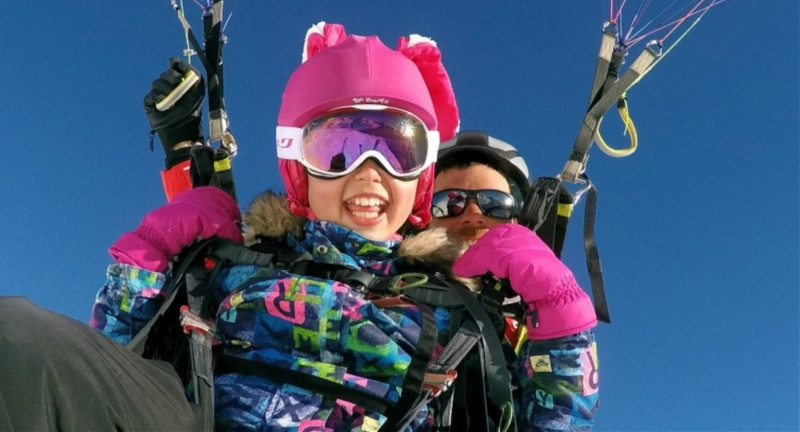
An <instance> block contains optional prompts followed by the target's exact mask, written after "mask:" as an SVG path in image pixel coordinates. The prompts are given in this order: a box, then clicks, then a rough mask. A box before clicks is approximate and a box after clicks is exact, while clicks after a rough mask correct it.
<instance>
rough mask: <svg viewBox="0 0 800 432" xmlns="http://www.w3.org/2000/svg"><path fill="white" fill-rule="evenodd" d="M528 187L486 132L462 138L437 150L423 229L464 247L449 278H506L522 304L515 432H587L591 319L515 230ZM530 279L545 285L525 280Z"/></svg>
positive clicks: (593, 368)
mask: <svg viewBox="0 0 800 432" xmlns="http://www.w3.org/2000/svg"><path fill="white" fill-rule="evenodd" d="M528 189H529V180H528V167H527V165H526V163H525V161H524V160H523V159H522V157H521V156H520V155H519V153H518V152H517V150H516V149H515V148H514V147H513V146H512V145H510V144H508V143H506V142H504V141H501V140H499V139H496V138H493V137H491V136H489V135H487V134H486V133H485V132H481V131H465V132H461V133H460V134H459V135H458V136H457V137H456V138H454V139H452V140H450V141H448V142H445V143H443V144H442V146H441V150H440V151H439V158H438V161H437V162H436V177H435V180H434V195H433V201H432V207H431V214H432V216H433V220H432V221H431V223H430V227H431V228H437V227H443V228H445V229H447V231H448V232H449V233H451V234H454V235H456V236H458V237H460V238H461V239H462V240H463V241H465V242H466V243H467V244H469V245H470V248H469V249H468V250H467V252H465V253H464V255H462V257H461V258H460V259H459V260H457V261H456V264H455V266H454V268H453V270H454V272H455V273H456V274H458V275H459V276H465V277H470V276H475V275H483V274H485V273H486V272H490V273H492V274H493V275H494V276H495V277H498V278H503V279H507V280H508V281H509V284H510V286H511V289H512V290H513V291H514V292H515V293H517V294H519V295H520V297H521V298H522V301H523V302H524V303H525V305H526V310H527V318H526V323H525V324H526V325H523V326H520V333H519V337H520V339H521V342H520V343H519V344H518V345H517V355H518V358H517V360H516V362H515V363H514V373H515V374H517V376H519V377H525V378H527V379H522V380H521V381H522V382H523V383H524V384H523V385H521V387H520V389H519V391H520V396H521V397H520V400H521V401H522V406H521V407H519V408H520V409H519V411H518V425H519V427H520V430H526V431H527V430H537V431H538V430H571V431H587V430H590V429H591V427H592V425H593V423H594V414H595V410H596V409H597V402H598V393H597V390H598V382H597V360H596V359H597V354H596V347H595V343H594V335H593V333H592V331H591V329H592V328H593V327H594V326H595V325H596V324H597V320H596V317H595V313H594V308H593V306H592V302H591V300H590V299H589V297H588V296H587V295H586V293H585V292H584V291H583V290H582V289H581V288H580V287H579V286H578V284H577V282H576V281H575V279H574V276H573V275H572V272H571V271H569V269H568V268H567V267H566V266H564V265H563V263H561V261H560V260H559V259H558V258H557V257H556V256H555V254H553V252H552V251H551V250H550V249H549V248H548V246H547V245H546V244H545V243H544V242H543V241H542V240H541V239H540V238H539V237H538V236H537V235H536V234H535V233H533V232H532V231H530V230H528V229H527V228H525V227H523V226H521V225H517V224H516V223H514V222H515V221H516V218H517V217H518V216H519V211H520V209H522V207H523V200H524V198H525V197H526V196H527V194H528ZM534 275H536V277H538V278H539V279H537V280H539V281H546V282H544V283H539V282H533V280H534ZM543 275H546V277H542V276H543ZM526 332H527V334H526Z"/></svg>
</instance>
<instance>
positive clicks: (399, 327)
mask: <svg viewBox="0 0 800 432" xmlns="http://www.w3.org/2000/svg"><path fill="white" fill-rule="evenodd" d="M267 220H268V219H267ZM421 235H425V233H423V234H421ZM286 238H287V243H288V244H289V245H290V246H291V247H293V248H294V249H295V250H296V251H298V252H307V253H309V254H310V256H311V257H312V258H313V260H314V261H317V262H323V263H334V264H339V265H344V266H347V267H349V268H353V269H359V270H363V271H367V272H370V273H373V274H377V275H394V274H395V268H396V265H395V264H396V263H398V262H399V260H404V259H408V257H401V256H399V255H398V248H399V246H400V243H401V242H400V241H391V240H390V241H384V242H376V241H370V240H367V239H365V238H364V237H362V236H360V235H359V234H357V233H355V232H353V231H349V230H346V229H344V228H342V227H340V226H337V225H334V224H329V223H326V222H319V221H307V222H305V224H304V225H303V232H302V233H301V234H299V235H298V233H288V234H287V237H286ZM166 277H167V276H165V275H163V274H159V273H153V272H148V271H145V270H141V269H136V268H134V267H131V266H127V265H122V264H114V265H111V266H110V267H109V270H108V279H107V282H106V284H105V286H104V287H103V288H102V289H101V290H100V292H99V293H98V296H97V300H96V303H95V306H94V309H93V314H92V320H91V325H92V326H93V327H95V328H98V329H100V330H102V331H103V332H104V333H105V334H107V335H108V336H110V337H112V338H113V339H115V340H116V341H118V342H120V343H123V344H124V343H127V342H128V341H129V340H130V339H131V337H132V336H134V335H135V334H136V333H137V331H138V330H139V329H140V328H141V327H142V326H143V325H144V324H145V323H146V322H147V321H148V319H149V318H150V317H151V316H153V314H154V313H155V311H156V310H157V309H158V307H159V306H160V304H161V302H162V301H163V294H162V292H161V289H162V288H163V287H164V284H165V281H166ZM211 288H212V290H213V293H212V294H213V296H214V300H215V303H216V302H218V304H219V308H218V312H217V316H216V326H217V332H218V334H219V338H220V339H221V343H222V345H223V346H224V350H225V352H226V353H227V354H232V355H235V356H240V357H244V358H248V359H251V360H256V361H259V362H262V363H265V364H268V365H280V366H282V367H285V368H292V369H295V370H299V371H302V372H304V373H308V374H312V375H315V376H319V377H323V378H326V379H329V380H333V381H336V382H339V383H344V384H346V385H348V386H352V387H356V388H359V389H362V390H364V391H366V392H369V393H372V394H375V395H378V396H381V397H384V398H387V399H390V400H396V399H397V398H398V396H399V393H398V391H399V388H400V386H401V385H402V382H403V379H404V377H405V371H406V369H407V367H408V364H409V361H410V356H409V354H410V353H412V352H413V350H414V346H415V343H416V341H417V338H418V336H419V330H420V318H419V314H418V312H417V311H416V309H415V308H400V309H382V308H378V307H376V306H375V305H374V304H373V303H371V302H369V301H366V300H364V299H363V298H362V296H361V295H360V294H358V293H357V292H355V291H354V290H352V289H350V287H348V286H347V285H345V284H343V283H340V282H336V281H332V280H322V279H318V278H314V277H307V276H303V275H297V274H290V273H287V272H286V271H283V270H279V269H276V268H261V267H257V266H252V265H235V266H231V267H229V268H227V269H224V270H222V271H221V272H220V273H219V275H218V277H217V279H216V280H215V281H213V283H212V287H211ZM437 318H438V319H437V320H438V321H439V323H438V324H439V325H444V322H445V321H446V316H443V315H442V314H437ZM581 337H582V339H581V340H580V342H581V343H580V344H575V345H574V346H572V347H569V348H571V350H570V349H567V350H558V349H556V348H559V347H558V342H555V346H553V347H551V348H553V349H552V350H551V351H550V352H549V353H546V354H545V355H549V356H550V358H551V359H552V361H551V364H552V368H551V371H552V372H553V373H556V372H560V373H563V374H565V375H566V376H562V377H560V378H557V379H551V380H550V382H544V381H541V380H539V381H541V382H544V383H545V384H547V385H549V386H550V387H551V388H553V390H554V391H553V394H552V395H550V398H549V399H548V398H547V395H548V390H547V389H539V390H538V391H539V393H535V394H531V395H529V397H526V398H523V399H520V401H519V403H520V404H524V405H523V406H520V407H518V408H519V409H520V410H521V412H520V415H521V416H523V417H525V416H528V417H530V418H529V419H528V420H529V421H528V423H535V420H536V418H538V417H541V418H543V419H544V418H545V417H544V416H541V415H540V414H539V411H540V410H541V409H542V408H546V409H547V411H548V412H551V413H554V414H553V416H552V417H553V419H555V422H554V421H553V419H547V423H543V424H541V426H545V425H561V426H566V427H567V428H569V427H570V426H582V425H586V426H590V425H591V419H592V418H593V415H594V408H595V405H596V400H597V397H596V396H597V393H596V388H588V387H585V386H584V383H583V381H584V380H583V377H584V376H585V375H586V374H587V370H586V369H585V367H584V365H585V364H586V363H587V362H586V360H587V358H589V357H587V355H589V356H590V357H591V359H593V358H594V357H593V356H591V355H592V353H591V352H589V351H590V350H591V348H592V347H593V340H591V334H590V333H588V332H586V333H585V334H582V336H581ZM576 338H577V337H576ZM587 338H588V339H587ZM565 339H566V338H565ZM555 341H558V339H557V340H555ZM573 342H574V341H573ZM534 345H535V344H534ZM528 346H529V347H530V342H529V343H528ZM526 349H528V350H530V349H531V348H526ZM587 352H588V354H587ZM540 354H541V353H540ZM568 363H569V366H567V364H568ZM529 364H530V363H529V362H528V361H527V360H526V359H521V360H520V361H519V362H517V365H516V366H513V369H515V370H516V371H517V372H519V373H520V374H521V375H520V377H519V380H520V382H521V387H522V389H523V390H529V389H531V391H534V392H536V390H533V389H534V385H535V382H534V381H533V378H534V375H535V374H534V372H537V370H538V371H541V369H537V368H536V367H526V365H529ZM509 366H510V368H512V365H509ZM537 373H538V372H537ZM550 375H552V374H550ZM536 378H537V379H538V378H540V377H539V376H536ZM567 382H569V384H567ZM214 386H215V410H216V422H217V429H218V430H253V431H277V430H281V431H312V430H313V431H327V430H331V431H333V430H348V431H349V430H364V431H370V430H377V429H378V427H379V426H380V424H382V423H383V422H384V421H385V418H384V417H383V416H382V415H380V414H377V413H371V412H364V410H363V409H362V408H360V407H357V406H353V405H352V404H350V403H348V402H344V401H340V400H332V398H326V397H322V396H320V395H319V394H316V393H313V392H311V391H309V390H306V389H302V388H298V387H295V386H292V385H288V384H280V383H274V382H270V381H268V380H266V379H264V378H261V377H258V376H255V375H244V374H238V373H229V374H225V375H217V376H215V379H214ZM543 395H544V396H543ZM537 398H539V399H537ZM554 401H555V403H556V404H558V405H556V406H555V408H556V409H555V410H554V409H553V408H554V406H553V402H554ZM565 404H566V405H567V407H566V408H565V407H564V406H565ZM559 405H560V406H559ZM425 415H426V413H425V412H424V411H423V412H421V413H420V415H419V416H418V418H417V420H415V422H414V423H413V424H412V429H413V430H415V431H416V430H422V431H424V430H427V429H428V426H427V421H426V419H425ZM523 423H524V422H523ZM548 427H549V426H548ZM573 430H576V429H573Z"/></svg>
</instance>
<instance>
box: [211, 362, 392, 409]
mask: <svg viewBox="0 0 800 432" xmlns="http://www.w3.org/2000/svg"><path fill="white" fill-rule="evenodd" d="M214 370H215V372H216V374H217V375H224V374H229V373H238V374H246V375H256V376H260V377H262V378H265V379H268V380H270V381H273V382H277V383H284V384H290V385H293V386H296V387H300V388H304V389H313V391H314V392H315V393H319V394H321V395H323V396H327V397H331V398H336V399H342V400H346V401H348V402H352V403H354V404H356V405H358V406H362V407H364V408H366V409H368V410H370V411H374V412H377V413H381V414H385V413H386V412H387V411H388V410H389V409H390V408H391V407H392V406H393V405H394V403H393V402H392V401H390V400H388V399H384V398H382V397H379V396H375V395H373V394H369V393H366V392H363V391H361V390H358V389H356V388H353V387H349V386H347V385H344V384H341V383H337V382H334V381H331V380H328V379H325V378H320V377H318V376H314V375H309V374H307V373H304V372H300V371H298V370H294V369H290V368H287V367H283V366H280V365H275V364H267V363H263V362H259V361H255V360H249V359H246V358H242V357H235V356H231V355H220V356H217V363H216V366H215V368H214Z"/></svg>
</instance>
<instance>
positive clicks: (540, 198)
mask: <svg viewBox="0 0 800 432" xmlns="http://www.w3.org/2000/svg"><path fill="white" fill-rule="evenodd" d="M579 180H580V181H581V182H583V183H584V184H585V185H586V187H585V193H586V203H585V207H584V217H583V247H584V252H585V254H586V266H587V268H588V273H589V281H590V283H591V285H592V297H593V300H594V309H595V313H596V315H597V319H598V320H600V321H602V322H605V323H610V322H611V319H610V317H609V313H608V303H607V301H606V294H605V286H604V284H603V268H602V266H601V265H600V254H599V252H598V251H597V242H596V240H595V234H594V225H595V216H596V213H597V188H596V187H595V186H594V184H593V183H592V182H591V180H590V179H589V177H588V176H587V175H586V174H585V173H583V174H581V175H580V177H579ZM579 194H580V193H579ZM574 202H575V199H574V198H573V196H572V194H570V193H569V191H568V190H567V189H566V187H565V186H564V184H563V182H562V181H561V179H558V178H555V177H539V178H537V179H536V180H534V181H533V183H532V184H531V187H530V192H529V193H528V197H527V198H526V200H525V206H524V207H523V209H522V212H521V213H520V217H519V223H520V224H522V225H525V226H527V227H528V228H530V229H532V230H534V231H535V232H536V234H537V235H538V236H539V237H540V238H541V239H542V241H544V242H545V243H546V244H547V245H548V246H550V249H552V250H553V253H555V254H556V256H557V257H559V258H560V257H561V251H562V248H563V245H564V239H565V237H566V234H567V226H568V223H569V218H570V213H571V211H572V206H573V205H574Z"/></svg>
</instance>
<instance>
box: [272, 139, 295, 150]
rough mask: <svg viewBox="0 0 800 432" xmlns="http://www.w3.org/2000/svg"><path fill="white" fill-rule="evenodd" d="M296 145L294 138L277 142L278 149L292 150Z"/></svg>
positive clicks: (277, 140)
mask: <svg viewBox="0 0 800 432" xmlns="http://www.w3.org/2000/svg"><path fill="white" fill-rule="evenodd" d="M292 144H294V138H281V139H276V140H275V145H276V146H277V147H278V148H290V147H291V146H292Z"/></svg>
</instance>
